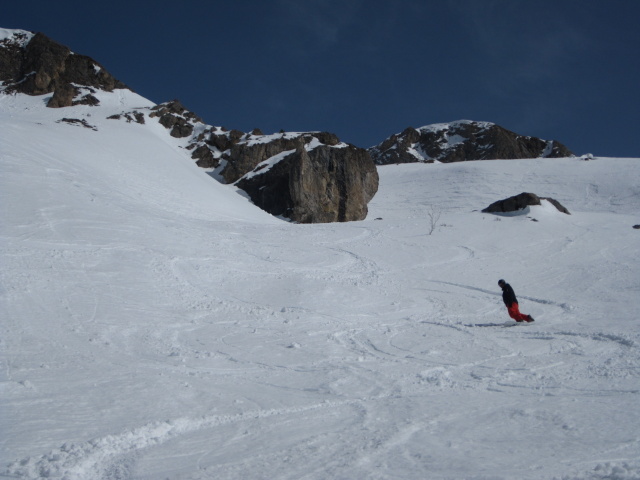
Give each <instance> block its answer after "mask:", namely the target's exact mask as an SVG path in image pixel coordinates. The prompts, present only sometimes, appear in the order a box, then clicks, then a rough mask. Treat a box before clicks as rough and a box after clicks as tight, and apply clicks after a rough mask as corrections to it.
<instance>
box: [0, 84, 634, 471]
mask: <svg viewBox="0 0 640 480" xmlns="http://www.w3.org/2000/svg"><path fill="white" fill-rule="evenodd" d="M95 94H96V95H97V96H99V101H100V107H98V108H97V107H91V106H89V105H76V106H72V107H66V108H64V109H51V108H46V107H45V105H46V104H47V103H48V101H49V100H50V97H51V95H52V94H47V95H42V96H34V97H31V96H26V95H21V94H17V95H15V94H12V95H8V94H5V93H2V92H0V222H1V223H0V224H1V225H2V227H1V229H0V264H1V265H2V268H1V269H0V329H1V330H0V332H1V334H0V362H1V363H2V368H1V369H0V432H2V435H1V436H0V476H3V477H6V478H17V479H24V480H35V479H43V478H48V479H60V480H62V479H65V480H115V479H119V480H122V479H132V480H133V479H135V480H151V479H158V478H162V479H171V480H185V479H191V480H205V479H212V478H216V479H240V478H242V479H245V478H269V479H298V478H307V479H312V480H315V479H318V480H319V479H327V478H345V479H346V478H348V479H359V478H375V479H424V478H429V479H435V480H444V479H452V478H454V479H462V478H464V479H470V480H486V479H488V478H491V479H505V480H506V479H509V480H511V479H513V480H515V479H518V480H520V479H525V480H529V479H530V480H549V479H563V480H577V479H581V480H583V479H587V480H604V479H608V480H631V479H634V480H637V479H638V478H640V461H639V459H640V435H639V434H638V432H639V431H640V415H639V413H640V407H639V406H638V405H640V402H639V401H638V400H639V395H640V326H639V324H638V321H637V320H638V319H637V315H636V314H635V313H634V312H636V311H637V310H638V308H639V307H640V295H638V293H640V267H639V266H638V262H637V258H638V257H639V256H640V241H639V239H638V234H639V232H638V231H637V230H634V229H633V228H632V226H633V225H635V224H638V223H640V221H639V219H638V212H639V211H640V159H616V158H595V159H592V160H589V161H585V160H584V159H581V158H575V157H574V158H560V159H547V158H538V159H533V160H505V161H502V160H491V161H479V162H461V163H449V164H445V163H433V164H424V163H412V164H406V165H388V166H381V167H379V169H378V171H379V174H380V187H379V191H378V193H377V194H376V196H375V197H374V198H373V200H372V201H371V202H370V204H369V216H368V217H367V219H366V220H365V221H360V222H350V223H332V224H315V225H295V224H291V223H288V222H283V221H279V220H277V219H275V218H274V217H273V216H271V215H268V214H266V213H265V212H263V211H261V210H260V209H258V208H256V207H255V206H254V205H252V204H251V203H250V202H249V201H248V200H247V199H246V198H244V197H243V196H241V195H238V194H237V193H236V192H235V191H234V190H233V187H230V186H224V185H221V184H219V183H218V182H214V181H211V178H210V177H209V176H208V175H207V173H206V172H205V171H204V170H202V169H200V168H198V167H197V166H196V165H195V164H194V162H193V160H192V159H191V158H190V154H189V152H190V151H189V150H188V147H189V142H191V140H192V138H194V137H192V136H191V135H196V136H197V135H198V129H199V128H202V127H201V126H199V125H198V124H197V122H196V123H195V124H194V125H195V126H194V131H193V132H192V133H191V134H190V136H188V137H183V138H175V137H172V136H170V135H168V134H167V130H166V128H165V127H164V126H163V125H161V124H160V123H159V122H157V121H151V117H150V116H149V115H150V112H151V109H152V108H154V105H153V104H152V103H151V102H149V101H148V100H146V99H144V98H142V97H140V96H138V95H136V94H135V93H133V92H131V91H129V90H124V89H115V90H114V91H113V92H101V91H98V92H96V93H95ZM134 111H137V112H139V113H142V114H143V117H142V118H144V120H145V121H144V123H142V122H138V121H136V116H135V115H134V114H131V115H130V119H131V121H130V122H129V121H128V120H129V118H127V117H126V113H127V112H134ZM114 115H121V118H120V119H119V120H115V119H108V118H107V117H109V116H114ZM64 119H66V121H65V120H64ZM523 191H531V192H535V193H536V194H539V195H541V196H550V197H553V198H555V199H557V200H559V201H560V202H561V203H562V204H563V205H565V206H566V207H568V208H569V210H571V213H572V215H570V216H568V215H564V214H562V213H559V212H558V211H557V210H555V209H554V208H549V206H548V205H546V204H543V205H541V206H534V207H531V208H530V209H529V210H528V211H527V212H521V213H522V214H521V215H515V216H511V217H500V216H495V215H490V214H484V213H481V212H480V210H481V209H482V208H484V207H486V206H487V205H489V204H490V203H492V202H494V201H496V200H499V199H501V198H505V197H508V196H510V195H513V194H517V193H520V192H523ZM434 220H435V222H434ZM499 278H505V279H506V280H507V281H508V282H509V283H511V285H512V286H513V287H514V289H515V291H516V294H517V296H518V299H519V300H520V306H521V310H522V311H523V312H525V313H529V314H531V315H532V316H534V317H535V318H536V321H535V322H534V324H531V325H526V326H524V325H522V326H521V325H519V326H516V327H514V328H505V325H511V324H510V323H505V322H506V320H508V317H507V313H506V309H505V307H504V305H503V304H502V300H501V297H500V291H499V287H498V286H497V280H498V279H499Z"/></svg>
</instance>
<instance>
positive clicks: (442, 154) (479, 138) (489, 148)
mask: <svg viewBox="0 0 640 480" xmlns="http://www.w3.org/2000/svg"><path fill="white" fill-rule="evenodd" d="M369 152H370V153H371V156H372V157H373V159H374V161H375V162H376V164H377V165H388V164H392V163H416V162H434V161H438V162H444V163H449V162H462V161H467V160H494V159H517V158H538V157H553V158H556V157H569V156H573V153H572V152H571V151H570V150H569V149H568V148H567V147H565V146H564V145H562V144H561V143H559V142H557V141H555V140H550V141H547V140H542V139H539V138H536V137H528V136H524V135H519V134H517V133H514V132H511V131H509V130H507V129H505V128H502V127H500V126H499V125H496V124H494V123H490V122H475V121H471V120H460V121H457V122H451V123H439V124H434V125H427V126H424V127H421V128H412V127H409V128H407V129H405V130H404V131H403V132H402V133H399V134H395V135H392V136H391V137H389V138H387V139H386V140H385V141H384V142H382V143H381V144H379V145H376V146H374V147H371V148H370V149H369Z"/></svg>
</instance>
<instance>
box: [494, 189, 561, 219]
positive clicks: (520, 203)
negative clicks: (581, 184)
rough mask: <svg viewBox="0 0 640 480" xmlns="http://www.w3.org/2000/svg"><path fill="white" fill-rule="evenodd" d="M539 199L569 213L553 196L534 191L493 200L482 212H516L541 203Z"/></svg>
mask: <svg viewBox="0 0 640 480" xmlns="http://www.w3.org/2000/svg"><path fill="white" fill-rule="evenodd" d="M541 200H546V201H548V202H549V203H551V204H552V205H553V206H554V207H556V208H557V209H558V211H560V212H562V213H566V214H567V215H571V213H569V210H567V209H566V208H565V207H564V206H563V205H562V204H561V203H560V202H558V201H557V200H555V199H553V198H549V197H539V196H538V195H536V194H535V193H528V192H522V193H520V194H519V195H515V196H513V197H509V198H505V199H504V200H498V201H497V202H493V203H492V204H491V205H489V206H488V207H487V208H485V209H483V210H482V211H483V212H484V213H509V212H517V211H518V210H523V209H525V208H526V207H528V206H532V205H541V204H542V202H541Z"/></svg>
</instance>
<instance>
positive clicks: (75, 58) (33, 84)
mask: <svg viewBox="0 0 640 480" xmlns="http://www.w3.org/2000/svg"><path fill="white" fill-rule="evenodd" d="M14 32H15V33H14V34H13V35H12V36H10V37H8V38H5V39H4V40H3V41H2V42H0V82H2V83H3V84H4V85H5V87H6V88H7V89H8V90H9V91H14V92H18V93H25V94H27V95H44V94H47V93H53V94H54V95H53V97H52V98H51V100H50V101H49V103H48V105H47V106H49V107H67V106H71V105H77V104H88V105H96V104H97V103H98V102H97V99H96V98H95V97H94V96H93V95H91V93H90V92H91V91H92V89H100V90H105V91H108V92H110V91H113V90H114V89H116V88H128V87H127V86H126V85H125V84H124V83H122V82H120V81H119V80H117V79H116V78H114V77H113V76H112V75H111V74H110V73H109V72H107V71H106V69H105V68H104V67H103V66H102V65H100V64H99V63H98V62H96V61H95V60H93V59H91V58H89V57H87V56H84V55H78V54H76V53H73V52H72V51H71V50H69V48H67V47H65V46H64V45H61V44H59V43H57V42H55V41H53V40H51V39H50V38H48V37H47V36H46V35H43V34H42V33H36V34H32V33H31V32H25V31H22V30H16V31H14ZM81 87H86V88H84V89H83V88H81Z"/></svg>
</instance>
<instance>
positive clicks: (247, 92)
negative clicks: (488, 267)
mask: <svg viewBox="0 0 640 480" xmlns="http://www.w3.org/2000/svg"><path fill="white" fill-rule="evenodd" d="M638 19H640V1H637V0H608V1H606V2H604V1H601V0H550V1H547V0H526V1H525V0H438V1H435V0H434V1H427V0H423V1H417V0H416V1H412V0H388V1H385V0H366V1H365V0H362V1H360V0H249V1H242V0H228V1H215V0H213V1H205V0H192V1H190V0H182V1H176V0H173V1H165V0H149V1H145V0H142V1H136V0H129V1H122V0H112V1H109V2H87V1H65V0H57V1H51V0H39V1H33V0H32V1H28V2H4V3H3V5H2V11H1V13H0V27H2V28H22V29H25V30H33V31H41V32H43V33H45V34H46V35H48V36H49V37H51V38H53V39H54V40H56V41H58V42H60V43H62V44H64V45H67V46H69V47H70V48H71V49H72V50H73V51H75V52H77V53H81V54H85V55H88V56H90V57H92V58H94V59H95V60H97V61H98V62H100V63H102V64H103V65H104V66H105V67H106V68H107V70H109V71H110V72H111V73H112V74H113V75H114V76H116V77H117V78H118V79H120V80H122V81H123V82H125V83H126V84H128V85H129V86H130V87H131V88H132V89H133V90H135V91H136V92H138V93H139V94H141V95H143V96H144V97H147V98H149V99H150V100H152V101H154V102H156V103H160V102H163V101H167V100H172V99H174V98H178V99H180V100H181V101H182V102H183V103H184V104H185V106H186V107H187V108H189V109H191V110H193V111H194V112H195V113H196V114H198V115H200V116H201V117H202V118H203V119H204V120H205V122H206V123H209V124H212V125H222V126H226V127H228V128H235V129H239V130H243V131H249V130H252V129H253V128H255V127H258V128H261V129H262V130H263V132H264V133H273V132H276V131H279V130H280V129H284V130H287V131H307V130H327V131H330V132H333V133H336V134H337V135H338V136H339V137H340V138H341V139H342V140H344V141H346V142H349V143H353V144H356V145H358V146H361V147H369V146H372V145H374V144H377V143H380V142H381V141H382V140H384V139H385V138H386V137H388V136H390V135H391V134H393V133H397V132H399V131H402V130H403V129H404V128H406V127H408V126H413V127H420V126H423V125H428V124H431V123H440V122H449V121H453V120H459V119H470V120H482V121H491V122H495V123H498V124H499V125H502V126H503V127H505V128H508V129H510V130H513V131H515V132H518V133H521V134H525V135H533V136H537V137H541V138H544V139H556V140H559V141H560V142H562V143H564V144H565V145H567V146H568V147H569V148H570V149H572V150H573V151H574V152H575V153H576V154H584V153H593V154H595V155H601V156H632V157H640V60H639V58H640V28H638Z"/></svg>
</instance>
